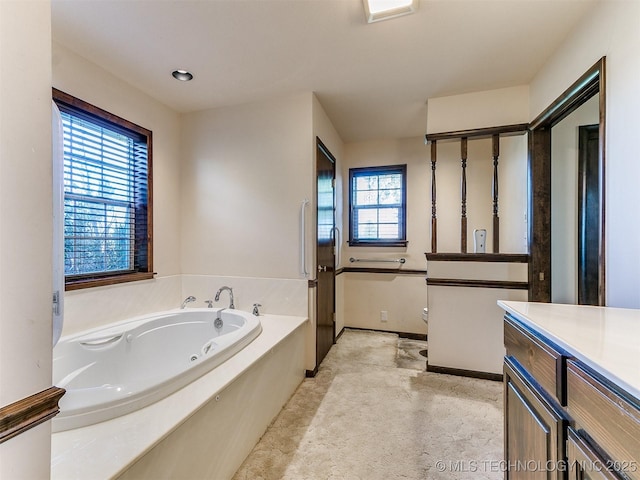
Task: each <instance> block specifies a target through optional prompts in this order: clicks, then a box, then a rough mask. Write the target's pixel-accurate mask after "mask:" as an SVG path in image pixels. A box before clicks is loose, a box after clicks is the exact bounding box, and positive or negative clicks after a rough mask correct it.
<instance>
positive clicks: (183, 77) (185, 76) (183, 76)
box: [171, 70, 193, 82]
mask: <svg viewBox="0 0 640 480" xmlns="http://www.w3.org/2000/svg"><path fill="white" fill-rule="evenodd" d="M171 75H173V78H175V79H176V80H180V81H181V82H188V81H189V80H192V79H193V75H192V74H191V73H189V72H188V71H186V70H174V71H173V72H172V73H171Z"/></svg>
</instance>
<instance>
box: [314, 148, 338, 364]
mask: <svg viewBox="0 0 640 480" xmlns="http://www.w3.org/2000/svg"><path fill="white" fill-rule="evenodd" d="M335 178H336V160H335V158H334V157H333V155H331V152H329V150H328V149H327V147H325V146H324V144H323V143H322V141H321V140H320V139H319V138H316V184H317V190H316V192H317V193H316V195H317V198H316V205H317V215H316V219H317V228H316V237H317V239H316V271H317V276H316V281H317V284H316V369H317V367H318V365H320V363H321V362H322V360H323V359H324V357H325V356H326V355H327V353H328V352H329V350H330V349H331V346H332V345H333V344H334V342H335V311H336V308H335V304H336V301H335V235H334V231H335V211H336V209H335V204H336V201H335Z"/></svg>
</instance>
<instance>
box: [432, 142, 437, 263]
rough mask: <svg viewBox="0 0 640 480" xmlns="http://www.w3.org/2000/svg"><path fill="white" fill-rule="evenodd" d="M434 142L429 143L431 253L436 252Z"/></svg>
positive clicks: (435, 148)
mask: <svg viewBox="0 0 640 480" xmlns="http://www.w3.org/2000/svg"><path fill="white" fill-rule="evenodd" d="M436 150H437V147H436V141H435V140H434V141H432V142H431V253H436V252H437V251H438V219H437V218H436V155H437V154H436Z"/></svg>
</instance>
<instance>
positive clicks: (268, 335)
mask: <svg viewBox="0 0 640 480" xmlns="http://www.w3.org/2000/svg"><path fill="white" fill-rule="evenodd" d="M260 322H261V323H262V333H261V334H260V335H259V336H258V337H257V338H256V339H255V340H253V342H251V343H250V344H249V345H247V346H246V347H245V348H244V349H242V350H241V351H240V352H238V353H237V354H236V355H234V356H233V357H231V358H230V359H229V360H227V361H226V362H224V363H223V364H222V365H221V366H220V367H218V368H217V369H214V370H212V371H211V372H209V373H206V374H205V375H203V376H202V377H200V378H198V379H197V380H195V381H193V382H192V383H190V384H189V385H187V386H186V387H184V388H182V389H180V390H178V391H177V392H175V393H173V394H172V395H169V396H168V397H166V398H163V399H162V400H160V401H158V402H156V403H153V404H151V405H149V406H148V407H145V408H142V409H140V410H138V411H136V412H132V413H130V414H128V415H123V416H121V417H117V418H114V419H112V420H108V421H106V422H101V423H97V424H95V425H90V426H87V427H83V428H77V429H74V430H68V431H64V432H59V433H55V434H53V435H52V436H51V479H54V480H55V479H64V480H71V479H82V480H87V479H104V478H112V477H115V476H116V475H118V474H120V473H122V471H124V470H125V469H126V468H127V467H128V466H129V465H131V464H132V463H133V462H135V461H136V460H137V459H138V458H139V457H140V456H141V455H143V454H144V453H145V452H147V451H148V450H149V449H151V448H152V447H153V446H154V445H155V444H156V443H157V442H159V441H160V440H162V438H164V437H165V436H166V435H168V434H169V433H170V432H171V431H172V430H173V429H175V428H176V427H177V426H178V425H179V424H181V423H182V422H184V421H185V420H186V419H187V418H188V417H189V416H190V415H191V414H192V413H193V412H194V411H195V410H197V409H198V408H199V407H201V406H202V405H204V404H205V403H207V402H208V401H210V400H211V399H212V398H213V397H214V396H215V395H216V394H217V393H218V392H220V391H222V390H223V389H224V388H225V387H226V386H227V385H229V384H230V383H231V382H233V381H234V380H235V379H236V378H237V377H238V376H239V375H240V374H241V373H242V372H244V371H246V370H247V369H249V368H251V366H252V365H254V364H255V363H256V362H258V361H259V360H260V358H261V357H263V356H264V355H266V354H268V353H269V352H270V351H271V350H272V349H273V348H274V347H275V346H276V345H278V343H280V342H281V341H282V340H284V339H285V338H286V337H288V336H289V335H291V334H292V333H293V332H294V331H295V330H297V329H298V328H299V327H300V326H302V325H303V324H304V323H305V322H307V319H306V318H303V317H293V316H284V315H261V316H260Z"/></svg>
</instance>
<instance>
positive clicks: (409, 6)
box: [362, 0, 418, 23]
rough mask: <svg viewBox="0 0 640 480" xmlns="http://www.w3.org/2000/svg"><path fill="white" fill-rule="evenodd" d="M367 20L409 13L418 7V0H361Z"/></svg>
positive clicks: (385, 18) (370, 21)
mask: <svg viewBox="0 0 640 480" xmlns="http://www.w3.org/2000/svg"><path fill="white" fill-rule="evenodd" d="M362 1H363V3H364V11H365V15H366V17H367V22H369V23H373V22H379V21H381V20H387V19H390V18H395V17H399V16H401V15H409V14H410V13H414V12H415V11H416V10H417V9H418V0H362Z"/></svg>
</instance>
